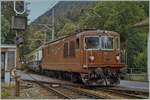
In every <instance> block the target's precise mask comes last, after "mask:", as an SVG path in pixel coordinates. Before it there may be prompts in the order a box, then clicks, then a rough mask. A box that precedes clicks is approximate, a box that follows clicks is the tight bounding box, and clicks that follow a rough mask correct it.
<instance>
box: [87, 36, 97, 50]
mask: <svg viewBox="0 0 150 100" xmlns="http://www.w3.org/2000/svg"><path fill="white" fill-rule="evenodd" d="M85 48H86V49H99V48H100V41H99V37H86V38H85Z"/></svg>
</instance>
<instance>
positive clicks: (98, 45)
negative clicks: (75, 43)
mask: <svg viewBox="0 0 150 100" xmlns="http://www.w3.org/2000/svg"><path fill="white" fill-rule="evenodd" d="M117 39H118V38H116V39H115V40H116V41H113V40H114V38H113V37H111V36H94V37H86V38H85V48H86V49H103V50H112V49H113V48H116V49H118V47H119V46H118V42H119V41H118V40H117ZM113 42H115V47H114V46H113Z"/></svg>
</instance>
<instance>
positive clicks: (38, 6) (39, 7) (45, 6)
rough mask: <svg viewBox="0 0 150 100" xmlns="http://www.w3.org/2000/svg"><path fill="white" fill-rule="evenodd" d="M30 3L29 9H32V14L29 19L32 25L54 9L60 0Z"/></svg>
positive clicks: (33, 1) (35, 0)
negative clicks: (38, 18)
mask: <svg viewBox="0 0 150 100" xmlns="http://www.w3.org/2000/svg"><path fill="white" fill-rule="evenodd" d="M29 2H30V4H29V5H28V8H29V9H30V13H29V16H28V19H29V23H30V22H32V21H34V20H35V19H36V18H37V17H39V16H40V15H42V14H43V13H45V12H46V11H48V10H49V9H50V8H52V7H53V6H54V5H55V4H56V3H57V2H58V0H29Z"/></svg>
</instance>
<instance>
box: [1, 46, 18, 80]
mask: <svg viewBox="0 0 150 100" xmlns="http://www.w3.org/2000/svg"><path fill="white" fill-rule="evenodd" d="M0 48H1V81H2V82H10V79H11V78H10V77H11V76H10V70H11V69H12V68H14V67H16V61H17V59H16V58H17V56H16V55H17V52H16V51H17V46H16V45H4V44H2V45H0Z"/></svg>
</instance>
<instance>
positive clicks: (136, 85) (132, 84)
mask: <svg viewBox="0 0 150 100" xmlns="http://www.w3.org/2000/svg"><path fill="white" fill-rule="evenodd" d="M118 86H120V87H125V88H129V89H134V90H135V89H136V90H143V91H147V92H148V91H149V83H148V82H138V81H127V80H121V81H120V84H119V85H118Z"/></svg>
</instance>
